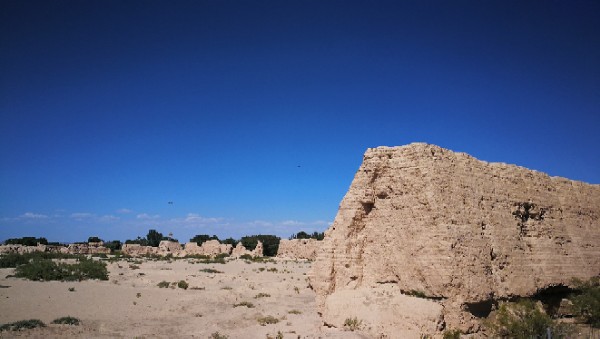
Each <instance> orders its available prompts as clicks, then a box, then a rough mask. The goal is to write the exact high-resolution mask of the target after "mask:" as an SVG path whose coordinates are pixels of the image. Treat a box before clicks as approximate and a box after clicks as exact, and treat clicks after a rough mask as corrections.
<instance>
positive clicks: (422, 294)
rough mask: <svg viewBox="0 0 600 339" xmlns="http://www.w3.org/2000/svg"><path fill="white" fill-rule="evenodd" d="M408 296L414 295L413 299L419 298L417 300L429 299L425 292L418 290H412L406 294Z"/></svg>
mask: <svg viewBox="0 0 600 339" xmlns="http://www.w3.org/2000/svg"><path fill="white" fill-rule="evenodd" d="M406 294H407V295H412V296H413V297H417V298H423V299H425V298H427V294H425V292H423V291H417V290H410V291H408V292H407V293H406Z"/></svg>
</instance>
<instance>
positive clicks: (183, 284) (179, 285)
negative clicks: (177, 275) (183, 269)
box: [177, 280, 190, 290]
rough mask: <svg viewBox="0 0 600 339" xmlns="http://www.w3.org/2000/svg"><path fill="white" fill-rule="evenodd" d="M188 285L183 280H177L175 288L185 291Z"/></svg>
mask: <svg viewBox="0 0 600 339" xmlns="http://www.w3.org/2000/svg"><path fill="white" fill-rule="evenodd" d="M189 286H190V285H189V284H188V283H187V282H186V281H185V280H179V282H178V283H177V287H179V288H183V289H184V290H187V289H188V287H189Z"/></svg>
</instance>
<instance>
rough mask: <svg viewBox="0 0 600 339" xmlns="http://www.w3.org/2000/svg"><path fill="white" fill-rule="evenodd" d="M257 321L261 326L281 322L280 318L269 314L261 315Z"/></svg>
mask: <svg viewBox="0 0 600 339" xmlns="http://www.w3.org/2000/svg"><path fill="white" fill-rule="evenodd" d="M257 321H258V323H259V324H260V326H266V325H268V324H277V323H278V322H279V319H277V318H275V317H273V316H270V315H268V316H266V317H259V318H258V319H257Z"/></svg>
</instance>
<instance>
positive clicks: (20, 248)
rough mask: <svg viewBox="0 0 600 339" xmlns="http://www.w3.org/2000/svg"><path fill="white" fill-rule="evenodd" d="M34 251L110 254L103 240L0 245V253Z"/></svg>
mask: <svg viewBox="0 0 600 339" xmlns="http://www.w3.org/2000/svg"><path fill="white" fill-rule="evenodd" d="M34 252H49V253H63V254H110V249H109V248H106V247H104V243H103V242H101V241H100V242H89V243H87V244H86V243H73V244H69V245H68V246H55V245H44V244H39V243H38V244H37V246H25V245H0V254H9V253H14V254H25V253H34Z"/></svg>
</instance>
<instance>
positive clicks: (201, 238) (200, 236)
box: [190, 234, 219, 246]
mask: <svg viewBox="0 0 600 339" xmlns="http://www.w3.org/2000/svg"><path fill="white" fill-rule="evenodd" d="M209 240H217V241H219V237H217V236H216V235H213V236H212V237H211V236H209V235H208V234H198V235H195V236H194V237H193V238H192V239H190V242H195V243H196V244H198V246H200V245H202V243H204V242H207V241H209Z"/></svg>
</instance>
